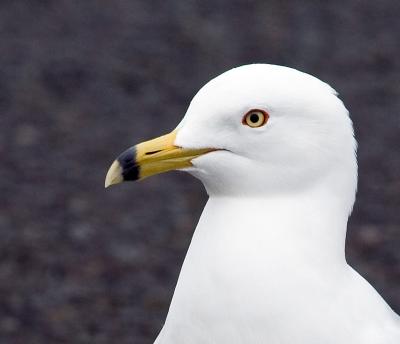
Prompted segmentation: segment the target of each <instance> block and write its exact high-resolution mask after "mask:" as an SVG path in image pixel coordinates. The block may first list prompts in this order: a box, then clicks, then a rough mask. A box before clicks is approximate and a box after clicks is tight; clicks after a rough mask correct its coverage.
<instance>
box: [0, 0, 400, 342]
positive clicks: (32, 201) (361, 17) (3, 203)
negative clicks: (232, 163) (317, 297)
mask: <svg viewBox="0 0 400 344" xmlns="http://www.w3.org/2000/svg"><path fill="white" fill-rule="evenodd" d="M399 16H400V2H399V1H396V0H392V1H391V0H380V1H372V0H371V1H361V0H353V1H340V0H339V1H282V0H273V1H264V0H260V1H250V0H249V1H237V0H217V1H208V0H202V1H193V0H185V1H168V0H163V1H162V0H155V1H131V0H113V1H108V0H85V1H82V0H79V1H78V0H58V1H56V0H42V1H34V0H30V1H28V0H26V1H25V0H13V1H12V0H9V1H7V0H4V1H1V2H0V133H1V135H0V157H1V165H0V191H1V193H0V195H1V196H0V197H1V198H0V343H13V344H19V343H21V344H26V343H29V344H31V343H34V344H35V343H97V344H102V343H121V344H124V343H139V344H141V343H152V340H154V339H155V337H156V335H157V333H158V331H159V330H160V328H161V326H162V323H163V320H164V319H165V316H166V313H167V309H168V305H169V302H170V299H171V296H172V292H173V289H174V286H175V282H176V279H177V276H178V273H179V269H180V266H181V264H182V261H183V258H184V255H185V252H186V250H187V247H188V245H189V241H190V238H191V235H192V232H193V228H194V226H195V224H196V221H197V219H198V217H199V215H200V212H201V209H202V207H203V205H204V203H205V201H206V194H205V191H204V190H203V188H202V186H201V184H200V183H199V182H198V181H196V180H195V179H193V178H192V177H190V176H188V175H185V174H183V173H170V174H167V175H162V176H157V177H154V178H151V179H149V180H146V181H144V182H143V183H139V184H126V185H124V186H123V187H116V188H112V189H109V190H107V191H105V190H104V188H103V183H104V176H105V173H106V170H107V168H108V166H109V164H110V162H111V161H112V160H113V158H114V157H115V156H116V155H117V154H118V153H120V152H121V151H122V150H123V149H125V148H127V147H128V146H130V145H132V144H133V143H135V142H138V141H140V140H143V139H147V138H150V137H153V136H155V135H159V134H161V133H164V132H167V131H169V130H171V129H172V128H173V127H174V126H175V125H176V124H177V123H178V121H179V119H180V118H181V117H182V116H183V114H184V113H185V110H186V107H187V105H188V103H189V101H190V99H191V97H192V96H193V95H194V94H195V92H196V91H197V90H198V89H199V88H200V87H201V86H202V85H203V84H204V83H206V82H207V81H208V80H209V79H210V78H212V77H214V76H216V75H218V74H219V73H221V72H223V71H225V70H227V69H229V68H231V67H234V66H237V65H241V64H246V63H251V62H268V63H277V64H283V65H288V66H292V67H295V68H299V69H301V70H304V71H307V72H309V73H311V74H314V75H316V76H317V77H319V78H321V79H323V80H325V81H327V82H329V83H330V84H332V85H333V86H334V87H335V88H336V89H337V90H338V91H339V92H340V96H341V98H342V99H343V100H344V101H345V103H346V105H347V106H348V108H349V109H350V111H351V114H352V118H353V120H354V123H355V128H356V135H357V138H358V141H359V165H360V183H359V192H358V200H357V204H356V206H355V209H354V214H353V216H352V218H351V221H350V226H349V235H348V239H349V240H348V245H347V256H348V260H349V261H350V262H351V263H352V265H353V266H354V267H355V268H356V269H357V270H358V271H360V272H361V273H362V274H363V275H364V276H366V278H367V279H368V280H369V281H370V282H372V284H373V285H374V286H375V287H376V288H377V289H378V290H379V292H381V293H382V294H383V295H384V297H385V298H386V300H387V301H388V302H389V303H390V304H391V306H392V307H393V308H394V309H395V310H397V312H399V311H400V152H399V151H400V59H399V56H400V20H399Z"/></svg>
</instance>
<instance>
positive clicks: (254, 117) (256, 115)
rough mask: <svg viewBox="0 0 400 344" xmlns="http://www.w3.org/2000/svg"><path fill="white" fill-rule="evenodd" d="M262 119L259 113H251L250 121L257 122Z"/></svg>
mask: <svg viewBox="0 0 400 344" xmlns="http://www.w3.org/2000/svg"><path fill="white" fill-rule="evenodd" d="M259 120H260V116H259V115H258V114H257V113H252V114H251V115H250V122H251V123H257V122H258V121H259Z"/></svg>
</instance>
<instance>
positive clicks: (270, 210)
mask: <svg viewBox="0 0 400 344" xmlns="http://www.w3.org/2000/svg"><path fill="white" fill-rule="evenodd" d="M173 169H183V170H186V171H188V172H189V173H191V174H193V175H194V176H196V177H198V178H199V179H200V180H201V181H202V182H203V184H204V185H205V188H206V190H207V193H208V195H209V196H210V197H209V200H208V202H207V205H206V207H205V209H204V211H203V214H202V216H201V218H200V221H199V223H198V225H197V228H196V230H195V232H194V235H193V239H192V242H191V244H190V247H189V250H188V252H187V255H186V258H185V261H184V264H183V267H182V270H181V273H180V276H179V280H178V283H177V286H176V289H175V293H174V296H173V299H172V302H171V306H170V308H169V312H168V316H167V319H166V322H165V324H164V327H163V329H162V330H161V332H160V334H159V336H158V338H157V340H156V342H155V343H157V344H228V343H229V344H235V343H237V344H256V343H257V344H399V343H400V320H399V317H398V316H397V315H396V314H395V313H394V312H393V311H392V310H391V308H390V307H389V306H388V305H387V304H386V302H385V301H384V300H383V299H382V298H381V296H380V295H379V294H378V293H377V292H376V291H375V289H374V288H373V287H372V286H371V285H370V284H369V283H368V282H366V281H365V280H364V279H363V278H362V277H361V276H360V275H359V274H358V273H357V272H355V271H354V270H353V269H352V268H351V267H349V266H348V264H347V263H346V259H345V236H346V228H347V219H348V216H349V214H350V213H351V210H352V207H353V203H354V199H355V192H356V186H357V161H356V141H355V139H354V136H353V127H352V122H351V120H350V118H349V115H348V111H347V110H346V108H345V107H344V105H343V103H342V102H341V101H340V100H339V98H338V97H337V94H336V92H335V91H334V90H333V89H332V88H331V87H330V86H329V85H327V84H326V83H324V82H322V81H320V80H318V79H316V78H314V77H312V76H310V75H308V74H305V73H302V72H299V71H297V70H294V69H291V68H287V67H281V66H274V65H266V64H255V65H248V66H242V67H238V68H235V69H232V70H230V71H228V72H226V73H224V74H222V75H220V76H218V77H217V78H215V79H213V80H211V81H210V82H209V83H208V84H206V85H205V86H204V87H203V88H202V89H201V90H200V91H199V92H198V93H197V95H196V96H195V97H194V99H193V100H192V102H191V104H190V106H189V108H188V110H187V113H186V115H185V117H184V118H183V120H182V122H181V123H180V124H179V125H178V127H177V128H176V129H175V130H174V131H173V132H172V133H170V134H168V135H164V136H161V137H160V138H157V139H154V140H151V141H147V142H144V143H140V144H138V145H136V146H134V147H132V148H129V149H128V150H126V151H125V152H124V153H122V154H121V155H120V156H119V158H118V159H117V160H116V161H115V162H114V163H113V164H112V166H111V167H110V170H109V172H108V174H107V177H106V186H108V185H111V184H117V183H120V182H122V181H125V180H138V179H142V178H145V177H148V176H151V175H153V174H156V173H160V172H165V171H169V170H173Z"/></svg>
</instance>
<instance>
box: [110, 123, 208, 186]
mask: <svg viewBox="0 0 400 344" xmlns="http://www.w3.org/2000/svg"><path fill="white" fill-rule="evenodd" d="M176 134H177V131H176V130H175V131H173V132H171V133H169V134H167V135H164V136H160V137H157V138H155V139H153V140H150V141H146V142H142V143H139V144H138V145H136V146H133V147H131V148H128V149H127V150H126V151H125V152H123V153H122V154H121V155H120V156H119V157H118V158H117V159H116V160H115V161H114V162H113V163H112V165H111V167H110V168H109V170H108V172H107V176H106V180H105V187H108V186H110V185H113V184H119V183H122V182H124V181H129V180H140V179H143V178H146V177H150V176H152V175H155V174H158V173H163V172H167V171H171V170H177V169H182V168H185V167H190V166H192V163H191V161H192V159H194V158H197V157H198V156H200V155H203V154H206V153H208V152H211V151H214V150H215V149H212V148H201V149H186V148H182V147H178V146H175V145H174V142H175V138H176Z"/></svg>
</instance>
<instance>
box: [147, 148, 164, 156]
mask: <svg viewBox="0 0 400 344" xmlns="http://www.w3.org/2000/svg"><path fill="white" fill-rule="evenodd" d="M158 152H161V149H159V150H155V151H151V152H146V153H145V154H146V155H152V154H156V153H158Z"/></svg>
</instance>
